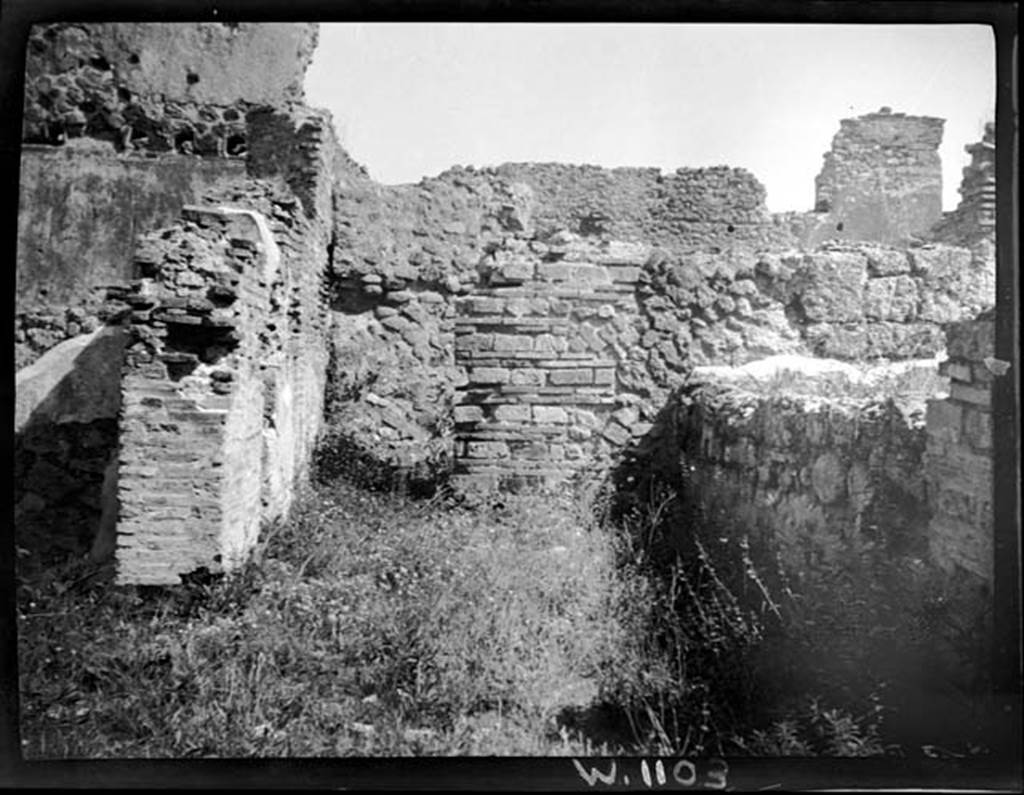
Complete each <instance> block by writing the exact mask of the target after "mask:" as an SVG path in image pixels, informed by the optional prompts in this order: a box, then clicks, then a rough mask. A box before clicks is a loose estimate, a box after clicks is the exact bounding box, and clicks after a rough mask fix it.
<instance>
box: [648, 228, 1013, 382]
mask: <svg viewBox="0 0 1024 795" xmlns="http://www.w3.org/2000/svg"><path fill="white" fill-rule="evenodd" d="M648 270H649V271H650V272H651V279H652V283H653V284H656V285H658V286H659V288H660V289H661V290H662V292H663V293H664V299H662V300H664V301H665V302H667V303H669V304H670V305H672V306H673V307H674V311H675V315H676V317H677V318H678V320H679V322H680V323H681V324H682V325H683V326H684V327H686V328H687V330H686V333H687V334H688V335H689V337H690V342H689V352H690V356H691V357H692V359H693V363H694V364H696V365H705V364H729V365H737V364H743V363H745V362H748V361H752V360H755V359H759V358H763V357H765V356H770V355H773V354H777V353H803V354H811V355H815V356H821V357H830V358H838V359H846V360H859V359H871V358H878V357H886V358H890V359H914V358H921V357H927V356H932V355H934V354H936V353H938V352H939V351H941V350H942V348H943V346H944V337H943V334H942V324H943V323H946V322H950V321H953V320H958V319H962V318H965V317H969V316H971V315H972V314H974V313H976V312H977V311H979V310H980V309H982V308H986V307H990V306H992V305H993V304H994V303H995V269H994V267H993V265H992V263H989V262H985V261H982V260H979V259H978V258H977V257H974V256H973V255H972V253H971V252H970V251H968V250H967V249H962V248H956V247H950V246H944V245H938V244H929V245H923V246H917V247H913V248H909V249H903V248H895V247H889V246H879V245H871V244H863V243H847V244H839V243H835V244H828V245H827V246H823V247H821V248H819V249H817V250H815V251H813V252H800V251H795V250H789V251H781V252H762V253H760V254H755V255H738V256H737V255H720V254H719V255H705V254H690V255H682V256H678V257H675V258H672V257H669V256H664V257H662V258H661V260H660V262H657V263H654V264H652V266H651V267H650V268H648Z"/></svg>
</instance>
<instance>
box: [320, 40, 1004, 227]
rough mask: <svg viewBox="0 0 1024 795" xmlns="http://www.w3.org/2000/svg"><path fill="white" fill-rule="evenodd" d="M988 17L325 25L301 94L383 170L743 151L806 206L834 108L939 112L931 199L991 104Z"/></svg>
mask: <svg viewBox="0 0 1024 795" xmlns="http://www.w3.org/2000/svg"><path fill="white" fill-rule="evenodd" d="M995 82H996V81H995V39H994V36H993V34H992V31H991V30H990V29H989V28H987V27H985V26H982V25H767V24H761V25H751V24H728V25H726V24H714V25H710V24H708V25H697V24H604V23H601V24H537V23H530V24H469V23H345V24H322V25H321V26H320V43H319V46H318V48H317V52H316V55H315V56H314V59H313V63H312V65H311V66H310V69H309V72H308V73H307V76H306V95H307V101H308V102H309V103H310V104H311V105H314V106H316V107H324V108H327V109H329V110H330V111H331V112H332V113H333V115H334V123H335V127H336V128H337V131H338V134H339V137H340V139H341V142H342V145H343V146H344V147H345V149H346V150H347V151H348V152H349V154H350V155H352V157H354V158H355V159H356V160H357V161H359V162H360V163H362V164H363V165H365V166H366V167H367V169H368V170H369V171H370V174H371V175H372V176H373V177H374V178H375V179H377V180H378V181H380V182H383V183H385V184H401V183H409V182H418V181H419V180H420V179H421V178H422V177H425V176H434V175H436V174H438V173H440V172H441V171H444V170H445V169H447V168H449V167H451V166H453V165H473V166H477V167H482V166H493V165H499V164H500V163H504V162H519V161H534V162H550V161H555V162H562V163H591V164H594V165H601V166H608V167H614V166H656V167H660V168H663V169H665V170H674V169H676V168H678V167H680V166H714V165H729V166H741V167H743V168H746V169H748V170H750V171H751V172H753V173H754V175H755V176H757V178H758V179H759V180H760V181H761V182H762V183H763V184H764V185H765V187H766V188H767V190H768V208H769V209H770V210H772V211H781V210H809V209H811V207H812V206H813V204H814V176H815V175H816V174H817V173H818V171H819V170H820V169H821V164H822V155H823V154H824V153H825V152H826V151H828V149H829V148H830V146H831V142H832V136H833V135H835V133H836V132H837V131H838V129H839V120H840V119H842V118H847V117H851V116H859V115H861V114H864V113H870V112H874V111H877V110H878V109H879V108H880V107H882V106H883V105H888V106H889V107H891V108H892V109H893V111H894V112H904V113H908V114H914V115H926V116H939V117H941V118H945V119H946V126H945V133H944V135H943V143H942V147H941V149H940V155H941V157H942V162H943V204H944V206H945V208H946V209H952V208H954V207H955V206H956V204H957V202H958V201H959V195H958V193H957V188H958V187H959V186H960V178H961V169H962V168H963V166H964V165H966V164H967V163H968V162H969V160H970V158H969V157H968V156H967V155H966V153H964V151H963V147H964V145H965V144H968V143H973V142H975V141H978V140H980V138H981V135H982V132H983V129H984V124H985V122H986V121H988V120H991V119H993V118H994V108H995Z"/></svg>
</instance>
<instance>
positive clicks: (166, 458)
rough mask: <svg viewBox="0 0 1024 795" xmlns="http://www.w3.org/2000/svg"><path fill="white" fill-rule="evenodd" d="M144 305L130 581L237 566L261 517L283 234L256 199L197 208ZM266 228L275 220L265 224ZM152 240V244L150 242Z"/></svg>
mask: <svg viewBox="0 0 1024 795" xmlns="http://www.w3.org/2000/svg"><path fill="white" fill-rule="evenodd" d="M183 216H184V219H185V223H184V224H183V225H182V226H180V227H173V228H171V229H170V230H167V232H165V233H163V235H162V236H161V237H160V238H159V239H160V241H161V243H162V245H161V247H160V249H159V251H160V252H161V254H162V256H159V257H156V256H154V257H151V258H150V259H149V260H145V259H144V260H142V261H140V262H139V266H140V272H141V273H142V274H143V275H142V276H141V277H140V279H138V280H137V281H136V282H135V283H134V284H133V286H132V289H131V290H128V291H124V293H123V294H122V295H121V296H120V297H121V299H122V300H123V301H124V302H125V303H127V304H129V305H130V306H131V307H132V312H131V317H130V321H129V333H130V337H129V343H128V346H127V348H126V359H125V367H124V375H123V380H122V387H121V389H122V413H121V423H120V468H119V473H118V498H119V503H120V512H119V522H118V525H117V577H118V581H119V582H132V583H167V582H176V581H177V580H178V575H179V574H183V573H187V572H189V571H192V570H194V569H197V568H199V567H201V566H205V567H207V568H209V569H210V570H211V571H219V570H229V569H231V568H233V567H235V566H237V565H238V564H239V563H240V562H241V561H242V559H243V557H244V553H245V552H246V551H247V550H248V548H249V547H250V546H251V544H252V543H253V542H255V538H256V533H257V532H258V529H259V521H260V514H261V511H260V478H261V475H262V473H261V468H260V465H259V464H260V460H261V455H262V448H263V443H262V436H261V429H262V423H263V399H262V398H263V395H262V385H261V384H260V380H259V378H258V375H257V372H256V368H257V367H258V362H259V352H260V339H259V332H260V328H261V327H262V325H263V324H264V323H265V321H266V318H267V316H268V314H269V308H270V290H269V285H270V283H271V281H272V280H273V277H274V275H275V273H274V271H275V261H276V258H277V252H276V244H275V243H274V241H273V239H272V238H271V237H270V236H269V235H268V234H267V232H266V230H265V227H264V226H263V225H262V224H261V221H260V219H259V217H258V216H256V215H255V214H251V213H249V212H246V211H230V210H215V209H210V210H204V209H200V208H186V210H185V211H184V213H183ZM261 227H262V228H261ZM147 253H148V252H147Z"/></svg>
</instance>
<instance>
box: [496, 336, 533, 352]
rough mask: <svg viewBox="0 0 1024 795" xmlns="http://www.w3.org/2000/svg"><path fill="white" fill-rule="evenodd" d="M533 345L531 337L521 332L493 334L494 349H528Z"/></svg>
mask: <svg viewBox="0 0 1024 795" xmlns="http://www.w3.org/2000/svg"><path fill="white" fill-rule="evenodd" d="M532 347H533V338H532V337H530V336H527V335H521V334H495V335H494V350H495V351H528V350H530V349H531V348H532Z"/></svg>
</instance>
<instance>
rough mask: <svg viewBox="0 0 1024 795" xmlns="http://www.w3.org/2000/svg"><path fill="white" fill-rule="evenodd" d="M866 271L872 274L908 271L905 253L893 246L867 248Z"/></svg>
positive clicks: (885, 274) (894, 273) (887, 274)
mask: <svg viewBox="0 0 1024 795" xmlns="http://www.w3.org/2000/svg"><path fill="white" fill-rule="evenodd" d="M866 253H867V256H868V273H870V274H871V275H872V276H897V275H900V274H904V273H910V260H909V259H908V258H907V253H906V252H905V251H901V250H899V249H894V248H869V249H867V250H866Z"/></svg>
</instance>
